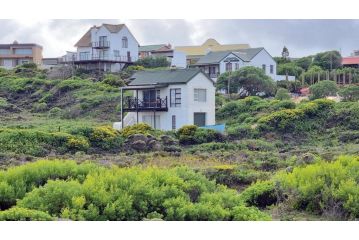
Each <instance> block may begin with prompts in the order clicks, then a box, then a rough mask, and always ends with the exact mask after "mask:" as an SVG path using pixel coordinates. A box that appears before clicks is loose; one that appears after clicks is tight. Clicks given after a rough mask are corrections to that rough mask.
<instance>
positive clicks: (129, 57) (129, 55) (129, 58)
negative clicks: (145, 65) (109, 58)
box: [127, 51, 131, 62]
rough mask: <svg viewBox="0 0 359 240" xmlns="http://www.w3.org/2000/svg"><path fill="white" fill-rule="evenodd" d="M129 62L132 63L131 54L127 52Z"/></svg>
mask: <svg viewBox="0 0 359 240" xmlns="http://www.w3.org/2000/svg"><path fill="white" fill-rule="evenodd" d="M127 62H131V52H130V51H128V52H127Z"/></svg>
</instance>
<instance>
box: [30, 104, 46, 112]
mask: <svg viewBox="0 0 359 240" xmlns="http://www.w3.org/2000/svg"><path fill="white" fill-rule="evenodd" d="M46 110H47V104H46V103H44V102H43V103H35V104H34V105H33V107H32V111H34V112H45V111H46Z"/></svg>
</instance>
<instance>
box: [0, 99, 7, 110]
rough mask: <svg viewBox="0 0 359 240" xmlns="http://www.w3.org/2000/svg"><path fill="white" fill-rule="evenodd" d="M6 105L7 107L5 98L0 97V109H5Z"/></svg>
mask: <svg viewBox="0 0 359 240" xmlns="http://www.w3.org/2000/svg"><path fill="white" fill-rule="evenodd" d="M8 105H9V103H8V102H7V100H6V98H2V97H0V108H5V107H7V106H8Z"/></svg>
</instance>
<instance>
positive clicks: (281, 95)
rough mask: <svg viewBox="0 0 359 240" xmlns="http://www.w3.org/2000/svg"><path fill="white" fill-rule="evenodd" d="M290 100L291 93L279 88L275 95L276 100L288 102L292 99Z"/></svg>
mask: <svg viewBox="0 0 359 240" xmlns="http://www.w3.org/2000/svg"><path fill="white" fill-rule="evenodd" d="M290 98H291V97H290V95H289V92H288V90H287V89H285V88H279V89H278V90H277V93H276V95H275V99H277V100H288V99H290Z"/></svg>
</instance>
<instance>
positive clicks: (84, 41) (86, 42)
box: [75, 23, 126, 47]
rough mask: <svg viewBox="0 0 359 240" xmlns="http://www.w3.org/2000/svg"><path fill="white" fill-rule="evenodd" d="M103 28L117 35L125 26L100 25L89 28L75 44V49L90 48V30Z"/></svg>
mask: <svg viewBox="0 0 359 240" xmlns="http://www.w3.org/2000/svg"><path fill="white" fill-rule="evenodd" d="M102 26H104V27H105V28H106V29H107V30H108V31H109V32H110V33H118V32H119V31H121V29H122V28H123V27H124V26H126V25H125V24H116V25H114V24H106V23H104V24H102V25H101V26H93V27H91V28H90V29H89V30H88V31H87V32H86V33H85V34H84V35H83V36H82V37H81V38H80V40H79V41H78V42H77V43H76V44H75V47H91V30H92V29H99V28H101V27H102Z"/></svg>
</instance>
